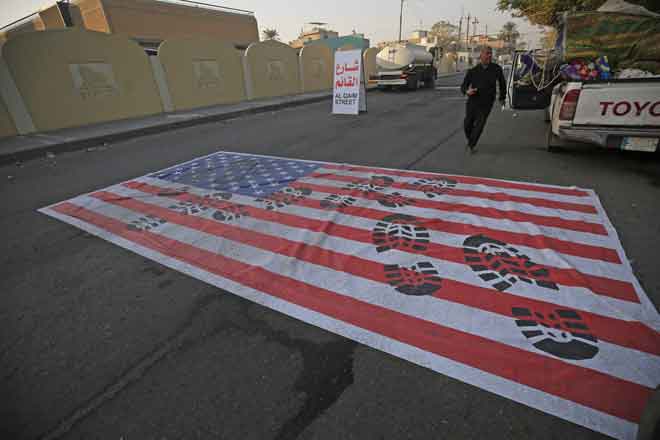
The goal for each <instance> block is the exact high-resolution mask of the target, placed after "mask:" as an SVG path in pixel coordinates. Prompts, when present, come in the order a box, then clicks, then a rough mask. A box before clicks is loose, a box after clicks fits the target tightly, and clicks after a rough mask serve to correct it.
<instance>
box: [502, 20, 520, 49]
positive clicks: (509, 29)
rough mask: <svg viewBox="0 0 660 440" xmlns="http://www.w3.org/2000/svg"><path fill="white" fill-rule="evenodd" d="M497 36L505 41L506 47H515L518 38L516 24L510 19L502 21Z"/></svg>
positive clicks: (518, 33)
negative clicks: (502, 24)
mask: <svg viewBox="0 0 660 440" xmlns="http://www.w3.org/2000/svg"><path fill="white" fill-rule="evenodd" d="M499 38H500V40H502V41H504V42H505V43H506V46H507V47H508V48H510V49H513V48H515V47H516V46H517V43H518V38H520V32H518V25H517V24H515V23H514V22H512V21H508V22H506V23H504V26H502V30H501V31H500V34H499Z"/></svg>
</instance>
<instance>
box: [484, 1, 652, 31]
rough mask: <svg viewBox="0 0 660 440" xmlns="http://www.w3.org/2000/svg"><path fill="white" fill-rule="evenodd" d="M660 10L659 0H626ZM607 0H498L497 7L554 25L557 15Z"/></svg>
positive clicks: (532, 20) (601, 3)
mask: <svg viewBox="0 0 660 440" xmlns="http://www.w3.org/2000/svg"><path fill="white" fill-rule="evenodd" d="M626 1H628V2H629V3H635V4H638V5H642V6H644V7H646V8H647V9H649V10H651V11H654V12H660V4H659V2H658V1H657V0H626ZM605 2H606V0H497V9H499V10H500V11H503V12H510V13H511V15H513V16H514V17H525V18H527V19H528V20H529V21H530V22H532V23H533V24H540V25H544V26H553V25H555V22H556V17H557V15H558V14H561V13H562V12H565V11H575V12H579V11H595V10H596V9H598V8H600V7H601V6H602V5H603V3H605Z"/></svg>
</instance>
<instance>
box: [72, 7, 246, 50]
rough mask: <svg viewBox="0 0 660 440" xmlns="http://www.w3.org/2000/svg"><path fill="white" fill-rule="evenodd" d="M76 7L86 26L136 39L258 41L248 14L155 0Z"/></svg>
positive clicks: (242, 44)
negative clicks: (200, 38)
mask: <svg viewBox="0 0 660 440" xmlns="http://www.w3.org/2000/svg"><path fill="white" fill-rule="evenodd" d="M76 6H77V7H78V8H79V10H80V15H81V16H82V20H83V23H84V26H85V28H87V29H89V30H94V31H99V32H111V33H115V34H122V35H126V36H128V37H130V38H133V39H136V40H145V41H149V42H152V41H156V42H160V41H164V40H167V39H175V38H189V37H207V38H215V39H219V40H222V41H225V42H229V43H231V44H235V45H238V46H243V47H247V46H248V45H249V44H251V43H253V42H257V41H259V31H258V28H257V20H256V18H255V17H254V16H252V15H249V14H239V13H232V12H225V11H221V10H214V9H207V8H197V7H191V6H185V5H179V4H172V3H164V2H156V1H154V0H77V1H76V3H75V6H74V7H76Z"/></svg>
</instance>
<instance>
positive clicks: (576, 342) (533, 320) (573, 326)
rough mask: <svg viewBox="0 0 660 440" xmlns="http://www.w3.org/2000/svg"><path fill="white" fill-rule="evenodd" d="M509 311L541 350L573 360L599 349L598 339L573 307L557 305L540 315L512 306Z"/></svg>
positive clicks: (590, 357)
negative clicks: (566, 307) (569, 308)
mask: <svg viewBox="0 0 660 440" xmlns="http://www.w3.org/2000/svg"><path fill="white" fill-rule="evenodd" d="M511 313H512V314H513V316H514V317H515V318H516V325H517V326H518V327H519V328H520V330H521V332H522V334H523V335H524V336H525V337H526V338H527V339H528V340H529V341H530V342H531V343H532V345H534V347H536V348H537V349H539V350H541V351H544V352H546V353H549V354H551V355H554V356H557V357H559V358H562V359H570V360H575V361H583V360H587V359H592V358H594V357H595V356H596V355H597V354H598V352H599V348H598V339H596V337H595V336H594V335H593V334H591V332H590V331H589V327H588V326H587V325H586V324H585V322H584V321H583V319H582V317H581V316H580V314H579V313H578V312H576V311H575V310H562V309H557V310H555V311H554V313H550V314H548V315H547V316H544V315H543V314H542V313H539V312H534V313H532V311H531V310H529V309H527V308H523V307H515V308H513V309H512V311H511Z"/></svg>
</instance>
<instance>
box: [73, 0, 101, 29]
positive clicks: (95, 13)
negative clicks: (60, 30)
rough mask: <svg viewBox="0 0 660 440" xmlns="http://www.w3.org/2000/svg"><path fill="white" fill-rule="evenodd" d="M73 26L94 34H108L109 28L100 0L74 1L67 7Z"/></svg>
mask: <svg viewBox="0 0 660 440" xmlns="http://www.w3.org/2000/svg"><path fill="white" fill-rule="evenodd" d="M69 10H70V11H71V19H72V21H73V23H74V25H75V26H77V27H81V28H84V29H87V30H89V31H95V32H105V33H110V31H111V28H110V24H109V22H108V18H107V16H106V14H105V10H104V9H103V3H102V2H101V0H76V2H75V3H72V4H71V5H70V6H69Z"/></svg>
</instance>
